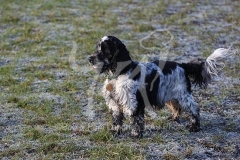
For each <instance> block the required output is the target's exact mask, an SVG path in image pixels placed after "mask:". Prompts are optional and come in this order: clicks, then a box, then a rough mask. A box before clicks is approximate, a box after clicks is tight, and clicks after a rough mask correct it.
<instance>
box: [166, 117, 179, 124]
mask: <svg viewBox="0 0 240 160" xmlns="http://www.w3.org/2000/svg"><path fill="white" fill-rule="evenodd" d="M167 119H168V120H169V121H175V122H177V123H180V119H179V117H173V116H172V115H171V116H169V117H168V118H167Z"/></svg>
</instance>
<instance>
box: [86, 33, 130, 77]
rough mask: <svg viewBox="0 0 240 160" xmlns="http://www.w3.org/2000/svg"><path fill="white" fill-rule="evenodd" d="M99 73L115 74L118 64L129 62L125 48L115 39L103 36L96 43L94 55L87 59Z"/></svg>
mask: <svg viewBox="0 0 240 160" xmlns="http://www.w3.org/2000/svg"><path fill="white" fill-rule="evenodd" d="M88 60H89V62H90V64H91V65H92V66H93V68H94V69H96V70H97V71H98V72H99V73H104V72H106V71H112V72H113V73H114V72H116V70H117V67H119V66H118V62H126V61H131V58H130V56H129V52H128V50H127V49H126V46H125V45H124V44H123V43H122V42H121V41H120V40H119V39H118V38H116V37H113V36H104V37H103V38H102V39H100V40H99V41H98V42H97V45H96V51H95V53H94V54H93V55H92V56H90V57H89V58H88Z"/></svg>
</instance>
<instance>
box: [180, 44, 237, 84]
mask: <svg viewBox="0 0 240 160" xmlns="http://www.w3.org/2000/svg"><path fill="white" fill-rule="evenodd" d="M233 54H234V52H232V51H231V50H230V49H225V48H218V49H216V50H215V51H214V52H213V53H212V54H211V55H210V56H209V57H208V58H207V59H206V60H205V61H204V62H201V63H195V62H189V63H182V64H180V66H181V67H183V68H184V70H185V72H186V74H187V76H190V77H192V78H193V84H196V85H199V86H200V87H202V86H203V87H207V85H208V83H209V82H210V81H211V79H212V78H213V77H214V76H219V73H220V72H221V70H222V69H223V68H224V67H225V64H224V63H223V62H222V60H224V59H226V58H227V57H229V56H231V55H233Z"/></svg>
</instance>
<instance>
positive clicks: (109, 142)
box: [0, 0, 240, 160]
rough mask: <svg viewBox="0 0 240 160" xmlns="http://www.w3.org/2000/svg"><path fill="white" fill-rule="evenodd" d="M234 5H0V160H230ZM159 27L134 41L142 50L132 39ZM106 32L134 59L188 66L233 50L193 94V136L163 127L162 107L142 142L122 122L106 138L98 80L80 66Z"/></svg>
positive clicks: (238, 71) (239, 31) (239, 67)
mask: <svg viewBox="0 0 240 160" xmlns="http://www.w3.org/2000/svg"><path fill="white" fill-rule="evenodd" d="M239 2H240V1H238V0H231V1H227V0H222V1H219V2H218V1H216V2H215V1H208V0H202V1H192V0H183V1H181V2H180V1H177V0H168V1H164V0H160V1H159V0H150V1H143V0H123V1H120V0H116V1H110V0H100V1H97V0H89V1H83V0H71V1H64V0H51V1H45V0H38V1H30V0H21V1H17V0H15V1H14V0H9V1H3V0H0V4H1V5H0V90H1V92H0V157H1V159H167V160H173V159H208V158H209V159H238V158H239V157H240V125H239V124H240V107H239V106H240V105H239V104H240V79H239V77H240V64H239V61H240V55H239V47H240V12H239V8H240V3H239ZM160 29H162V30H164V31H163V32H157V33H155V34H153V35H152V36H150V38H148V39H146V40H144V41H143V42H142V44H143V45H144V46H145V47H148V48H151V50H149V49H148V50H146V49H144V48H142V47H141V45H140V44H139V40H140V39H142V38H144V37H145V36H147V35H149V34H150V33H151V32H153V31H155V30H160ZM165 30H166V31H165ZM105 35H114V36H117V37H118V38H120V39H121V40H122V41H123V42H124V43H125V44H126V46H127V48H128V49H129V51H130V53H131V56H132V57H133V58H134V59H137V60H140V61H144V60H145V61H146V60H147V59H148V56H152V55H155V56H156V55H157V56H159V57H160V58H162V59H166V58H167V59H170V60H176V61H179V62H188V61H190V60H191V59H192V58H196V57H200V58H206V57H207V56H208V55H210V53H211V52H212V51H213V50H214V49H217V48H220V47H224V48H229V47H230V46H232V47H231V48H232V49H233V50H235V52H236V55H235V56H234V57H231V58H229V59H228V60H227V61H226V67H225V69H224V72H223V74H224V76H222V77H218V78H216V81H215V82H214V83H212V84H210V85H209V86H208V88H207V89H206V90H204V89H199V88H194V91H193V94H194V96H195V97H196V100H197V101H198V102H199V103H200V104H201V106H202V107H201V122H202V124H201V127H202V130H201V131H200V132H198V133H190V132H188V131H187V129H185V127H184V125H185V124H186V123H185V122H186V121H185V120H186V118H187V115H185V114H184V115H183V117H182V119H183V120H182V122H183V123H181V124H178V123H176V122H169V121H167V117H168V116H169V114H170V111H169V110H167V109H163V110H161V111H157V115H158V116H157V117H154V118H153V116H152V115H151V114H150V113H148V114H146V131H145V132H144V136H143V138H142V139H132V138H130V136H129V132H130V130H129V122H128V120H126V123H125V125H124V128H125V129H124V132H123V134H122V135H120V136H119V137H113V136H112V134H111V133H110V132H109V128H110V125H111V118H110V114H109V113H108V109H107V106H106V105H105V103H104V100H103V98H102V96H101V92H100V89H101V85H102V82H103V81H104V76H99V75H97V74H96V73H95V72H94V71H92V70H91V67H90V66H89V65H88V61H87V58H88V56H89V55H90V54H91V53H92V52H93V51H94V50H95V44H96V42H97V41H98V40H99V39H100V38H101V37H103V36H105ZM74 44H75V51H76V54H74V55H72V53H73V52H72V51H73V48H74ZM74 53H75V52H74ZM74 66H77V69H76V67H74Z"/></svg>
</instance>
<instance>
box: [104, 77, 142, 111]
mask: <svg viewBox="0 0 240 160" xmlns="http://www.w3.org/2000/svg"><path fill="white" fill-rule="evenodd" d="M137 89H138V83H137V82H136V81H134V80H132V79H129V76H128V75H121V76H119V77H117V78H116V79H112V80H109V79H107V80H106V81H105V83H104V86H103V96H104V98H105V101H106V104H107V105H108V107H109V109H111V110H112V111H118V112H123V113H124V114H127V115H132V114H133V112H134V111H135V109H136V108H137V100H136V92H137Z"/></svg>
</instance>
